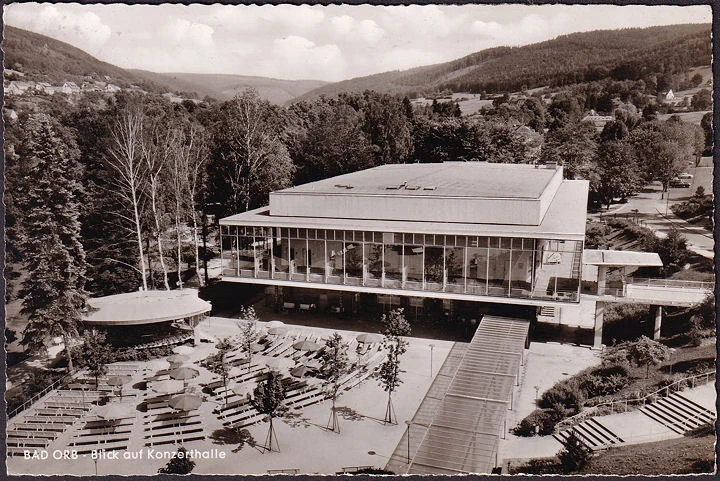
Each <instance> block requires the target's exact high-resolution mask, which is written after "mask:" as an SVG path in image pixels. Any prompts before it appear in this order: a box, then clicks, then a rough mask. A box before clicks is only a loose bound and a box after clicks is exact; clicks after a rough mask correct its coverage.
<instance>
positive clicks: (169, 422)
mask: <svg viewBox="0 0 720 481" xmlns="http://www.w3.org/2000/svg"><path fill="white" fill-rule="evenodd" d="M201 423H202V421H201V420H200V418H199V417H197V416H196V417H187V418H182V419H166V420H164V421H158V422H154V423H152V424H150V425H148V426H145V431H157V430H159V429H165V428H171V427H176V428H181V427H183V426H191V425H193V424H201Z"/></svg>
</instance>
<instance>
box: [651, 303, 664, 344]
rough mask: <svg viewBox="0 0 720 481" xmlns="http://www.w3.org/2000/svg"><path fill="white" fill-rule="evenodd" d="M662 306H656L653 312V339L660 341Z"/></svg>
mask: <svg viewBox="0 0 720 481" xmlns="http://www.w3.org/2000/svg"><path fill="white" fill-rule="evenodd" d="M662 311H663V309H662V306H657V310H656V311H655V328H654V329H653V339H655V340H656V341H657V340H658V339H660V327H662Z"/></svg>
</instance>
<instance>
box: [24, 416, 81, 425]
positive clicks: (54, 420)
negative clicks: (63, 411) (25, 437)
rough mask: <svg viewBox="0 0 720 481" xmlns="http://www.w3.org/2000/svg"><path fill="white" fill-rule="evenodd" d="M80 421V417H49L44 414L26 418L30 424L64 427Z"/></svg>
mask: <svg viewBox="0 0 720 481" xmlns="http://www.w3.org/2000/svg"><path fill="white" fill-rule="evenodd" d="M78 419H79V417H76V416H47V415H44V414H40V415H33V416H27V417H26V418H25V420H26V421H27V422H30V423H50V424H64V425H71V424H73V423H74V422H75V421H77V420H78Z"/></svg>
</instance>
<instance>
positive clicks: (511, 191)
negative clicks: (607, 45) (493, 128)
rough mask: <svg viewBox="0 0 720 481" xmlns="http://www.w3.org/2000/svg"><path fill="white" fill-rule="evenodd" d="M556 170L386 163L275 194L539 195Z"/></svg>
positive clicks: (485, 163)
mask: <svg viewBox="0 0 720 481" xmlns="http://www.w3.org/2000/svg"><path fill="white" fill-rule="evenodd" d="M555 172H556V168H555V167H545V166H538V167H535V166H532V165H527V164H490V163H487V162H443V163H430V164H388V165H381V166H379V167H374V168H371V169H367V170H362V171H359V172H352V173H350V174H344V175H340V176H337V177H331V178H329V179H324V180H319V181H316V182H311V183H309V184H303V185H298V186H296V187H290V188H287V189H283V190H280V191H277V192H276V193H278V194H321V195H325V194H345V195H382V196H388V195H402V196H405V197H407V196H422V197H469V198H502V199H538V198H539V197H540V196H541V195H542V193H543V192H544V191H545V189H546V188H547V186H548V184H549V183H550V181H551V180H552V178H553V176H554V174H555Z"/></svg>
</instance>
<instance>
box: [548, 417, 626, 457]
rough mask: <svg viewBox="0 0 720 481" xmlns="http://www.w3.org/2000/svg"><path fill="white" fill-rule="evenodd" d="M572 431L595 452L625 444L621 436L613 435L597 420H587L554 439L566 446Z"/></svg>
mask: <svg viewBox="0 0 720 481" xmlns="http://www.w3.org/2000/svg"><path fill="white" fill-rule="evenodd" d="M572 431H574V432H575V435H576V436H577V438H578V439H579V440H580V442H582V443H583V444H584V445H585V446H586V447H588V448H590V449H592V450H593V451H595V450H598V449H605V448H607V447H610V446H617V445H619V444H622V443H623V442H624V440H623V439H622V438H621V437H620V436H618V435H617V434H615V433H613V432H612V431H611V430H610V429H608V428H607V427H606V426H605V425H603V424H602V423H601V422H600V421H598V420H597V419H596V418H590V419H587V420H585V421H583V422H581V423H580V424H577V425H575V426H573V427H572V428H571V429H567V430H565V431H561V432H559V433H557V434H554V435H553V437H554V438H555V439H557V440H558V441H559V442H560V443H562V444H565V441H566V440H567V438H568V437H569V436H570V433H571V432H572Z"/></svg>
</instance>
